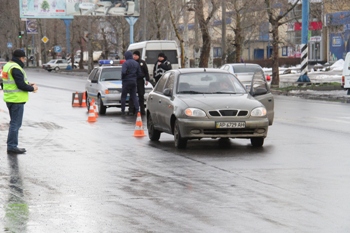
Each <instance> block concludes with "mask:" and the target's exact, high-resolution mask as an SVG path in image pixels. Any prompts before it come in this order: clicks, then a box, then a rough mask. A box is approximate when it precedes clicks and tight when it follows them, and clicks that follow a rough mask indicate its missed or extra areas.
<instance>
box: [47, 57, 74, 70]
mask: <svg viewBox="0 0 350 233" xmlns="http://www.w3.org/2000/svg"><path fill="white" fill-rule="evenodd" d="M68 65H69V63H68V61H67V60H65V59H53V60H51V61H49V62H48V63H45V64H43V69H45V70H47V71H49V72H51V71H52V70H55V71H59V70H65V69H67V66H68Z"/></svg>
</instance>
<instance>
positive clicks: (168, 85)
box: [164, 73, 175, 90]
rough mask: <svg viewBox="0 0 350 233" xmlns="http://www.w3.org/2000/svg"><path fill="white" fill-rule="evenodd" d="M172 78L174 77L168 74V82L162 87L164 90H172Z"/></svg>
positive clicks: (172, 74)
mask: <svg viewBox="0 0 350 233" xmlns="http://www.w3.org/2000/svg"><path fill="white" fill-rule="evenodd" d="M174 77H175V75H174V73H170V75H169V78H168V81H167V83H166V84H165V86H164V89H165V88H170V89H171V90H173V89H174Z"/></svg>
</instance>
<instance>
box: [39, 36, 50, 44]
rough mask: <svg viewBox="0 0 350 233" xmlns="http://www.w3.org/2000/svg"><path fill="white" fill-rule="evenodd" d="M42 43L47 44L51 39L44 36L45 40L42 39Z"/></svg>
mask: <svg viewBox="0 0 350 233" xmlns="http://www.w3.org/2000/svg"><path fill="white" fill-rule="evenodd" d="M41 41H42V42H44V43H45V44H46V43H47V42H48V41H49V38H47V37H46V36H44V37H43V38H41Z"/></svg>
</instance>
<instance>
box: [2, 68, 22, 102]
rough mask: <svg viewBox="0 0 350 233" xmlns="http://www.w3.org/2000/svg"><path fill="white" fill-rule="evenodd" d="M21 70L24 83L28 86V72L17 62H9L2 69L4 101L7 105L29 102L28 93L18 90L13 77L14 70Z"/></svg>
mask: <svg viewBox="0 0 350 233" xmlns="http://www.w3.org/2000/svg"><path fill="white" fill-rule="evenodd" d="M13 68H16V69H19V70H20V71H21V72H22V73H23V76H24V82H25V83H26V84H28V83H29V82H28V80H27V75H26V72H25V71H24V70H23V69H22V67H21V66H20V65H18V64H17V63H16V62H12V61H10V62H8V63H6V65H5V66H4V68H3V69H2V81H3V91H4V101H5V102H7V103H25V102H27V101H28V96H29V95H28V92H27V91H22V90H21V89H18V87H17V85H16V83H15V79H14V78H13V76H12V69H13Z"/></svg>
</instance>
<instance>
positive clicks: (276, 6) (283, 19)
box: [264, 0, 300, 86]
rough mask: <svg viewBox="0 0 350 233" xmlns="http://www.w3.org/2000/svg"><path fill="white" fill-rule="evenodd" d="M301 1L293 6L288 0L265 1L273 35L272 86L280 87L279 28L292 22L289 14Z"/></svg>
mask: <svg viewBox="0 0 350 233" xmlns="http://www.w3.org/2000/svg"><path fill="white" fill-rule="evenodd" d="M299 1H300V0H297V1H295V2H294V3H293V4H289V3H288V0H282V1H281V0H280V1H278V2H277V1H276V0H264V3H265V7H266V12H267V16H268V20H269V22H270V25H271V31H270V33H271V34H272V51H273V52H272V76H273V79H272V83H271V84H272V85H274V86H279V82H280V77H279V62H278V58H279V56H278V51H279V50H278V48H279V44H280V42H281V41H280V37H279V31H278V30H279V27H280V26H281V25H284V24H286V23H287V22H289V21H290V19H289V18H288V14H289V12H291V11H292V10H293V9H294V8H295V6H296V5H297V4H299Z"/></svg>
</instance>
